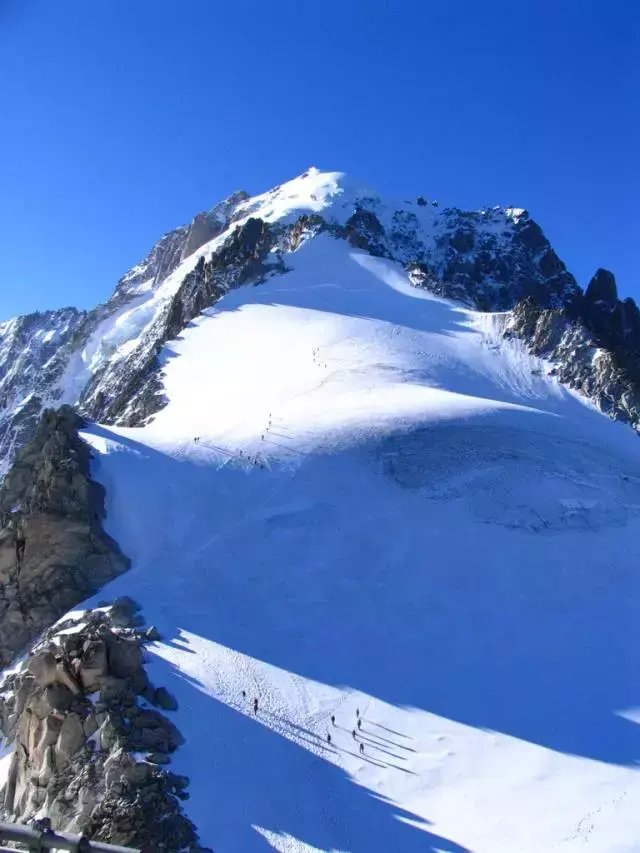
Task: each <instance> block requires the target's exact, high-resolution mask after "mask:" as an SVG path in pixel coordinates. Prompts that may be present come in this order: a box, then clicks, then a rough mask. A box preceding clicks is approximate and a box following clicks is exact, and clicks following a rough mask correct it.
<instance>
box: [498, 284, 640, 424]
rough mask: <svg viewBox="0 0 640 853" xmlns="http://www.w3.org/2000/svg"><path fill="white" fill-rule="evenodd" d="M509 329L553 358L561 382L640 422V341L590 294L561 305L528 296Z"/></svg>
mask: <svg viewBox="0 0 640 853" xmlns="http://www.w3.org/2000/svg"><path fill="white" fill-rule="evenodd" d="M618 305H621V303H618ZM620 310H621V311H622V310H623V309H620ZM626 310H629V309H626ZM509 334H514V335H517V336H518V337H520V338H522V339H523V340H524V341H525V342H526V344H527V346H528V347H529V349H530V350H531V352H533V353H534V354H535V355H537V356H540V357H542V358H545V359H548V360H549V361H551V362H552V364H553V372H554V374H555V375H556V376H557V377H558V379H560V381H561V382H563V383H565V384H566V385H568V386H569V387H570V388H574V389H575V390H577V391H579V392H580V393H581V394H584V396H585V397H588V398H589V399H591V400H593V401H594V402H595V403H596V405H597V406H598V408H600V409H601V410H602V411H603V412H605V413H606V414H608V415H609V416H610V417H612V418H614V419H615V420H620V421H623V422H625V423H629V424H631V425H632V426H633V427H636V428H637V427H638V426H640V361H639V360H638V355H637V353H638V350H637V346H638V342H637V340H636V339H635V338H631V337H629V338H627V336H626V335H625V332H624V330H622V331H621V330H620V327H616V325H615V324H613V323H603V321H602V317H601V316H600V315H599V313H595V314H594V312H593V308H592V306H591V305H590V304H589V303H588V302H587V300H586V299H580V300H573V301H572V302H571V303H569V305H568V306H567V307H564V308H558V309H550V308H543V307H541V306H540V305H538V304H537V303H536V301H535V300H534V299H533V298H529V299H525V300H523V301H522V302H520V303H519V304H518V305H516V307H515V309H514V311H513V316H512V321H511V323H510V325H509Z"/></svg>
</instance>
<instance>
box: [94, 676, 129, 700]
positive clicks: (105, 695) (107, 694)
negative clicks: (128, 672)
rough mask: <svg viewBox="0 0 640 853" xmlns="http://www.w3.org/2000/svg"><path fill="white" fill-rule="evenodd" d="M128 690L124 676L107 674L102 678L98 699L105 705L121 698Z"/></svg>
mask: <svg viewBox="0 0 640 853" xmlns="http://www.w3.org/2000/svg"><path fill="white" fill-rule="evenodd" d="M127 690H128V684H127V680H126V679H125V678H116V677H115V676H114V675H107V676H106V677H105V678H103V679H102V684H101V686H100V701H101V702H103V703H104V704H105V705H108V704H110V703H111V702H114V701H117V700H119V699H122V698H123V697H124V696H125V695H126V693H127Z"/></svg>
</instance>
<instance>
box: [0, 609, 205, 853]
mask: <svg viewBox="0 0 640 853" xmlns="http://www.w3.org/2000/svg"><path fill="white" fill-rule="evenodd" d="M116 609H117V608H116V607H114V608H112V609H107V610H94V611H87V612H86V613H84V614H83V615H82V616H81V617H79V618H75V619H71V620H68V621H67V622H65V623H64V624H62V625H60V626H58V627H57V628H56V629H52V630H50V631H48V632H47V633H46V634H45V636H44V637H43V639H42V640H41V641H40V643H39V644H38V646H37V647H36V648H35V649H34V650H33V653H32V655H31V656H30V657H29V659H28V661H27V664H26V666H25V667H24V668H23V669H22V670H19V671H18V672H16V673H14V674H12V675H9V676H7V677H6V678H5V680H4V682H3V683H2V685H1V693H2V695H1V696H0V729H1V732H2V735H3V736H4V737H5V738H7V739H8V741H9V742H12V741H15V744H16V747H15V749H14V752H13V757H12V761H11V767H10V770H9V774H8V779H7V784H6V786H5V788H4V792H3V795H4V802H3V811H4V814H3V817H5V818H9V819H13V820H16V819H17V820H21V821H26V820H29V819H30V818H32V817H34V816H35V815H36V814H38V813H39V812H44V813H46V814H47V815H48V817H49V818H50V819H51V824H52V828H53V829H56V830H61V831H71V832H82V833H84V834H85V835H87V836H88V837H89V838H92V839H95V840H99V841H104V842H111V843H115V844H121V845H126V846H132V847H137V848H142V849H145V850H149V851H151V850H154V851H167V853H175V851H177V850H180V851H184V853H206V851H205V850H204V848H201V847H200V846H199V844H198V836H197V832H196V829H195V827H194V825H193V824H192V823H191V821H190V820H189V819H188V818H187V817H186V815H185V814H184V812H183V811H182V806H181V801H182V800H184V799H186V798H187V797H188V793H187V792H186V789H187V787H188V784H189V780H188V779H187V778H186V777H184V776H178V775H176V774H174V773H171V772H170V771H169V770H167V769H165V768H166V765H168V764H170V763H171V755H172V753H174V752H175V750H176V749H178V748H179V747H180V746H181V745H182V743H183V742H184V740H183V738H182V735H181V734H180V732H179V731H178V729H177V728H176V726H175V725H174V724H173V723H172V722H171V721H170V720H169V719H168V718H167V717H166V716H164V714H161V713H160V712H159V711H155V710H148V709H145V708H144V707H142V705H141V704H140V701H139V698H138V697H139V695H140V693H141V692H143V694H144V696H145V698H146V696H147V695H148V694H151V695H157V696H159V697H160V698H161V703H160V702H159V703H158V704H159V705H160V704H161V707H163V708H164V709H165V710H175V708H176V707H177V703H176V702H175V699H174V698H173V697H172V696H171V694H170V693H169V692H168V691H167V690H166V689H165V688H163V687H159V688H153V687H151V685H149V680H148V678H147V676H146V672H145V671H144V667H143V654H142V650H143V646H144V643H145V642H146V638H145V632H144V630H143V629H141V628H139V627H136V625H134V624H133V623H134V622H136V621H139V617H138V618H136V614H135V611H134V613H132V614H131V619H130V622H129V624H128V625H123V624H122V623H123V620H124V615H123V610H122V608H120V611H119V613H118V618H117V619H116V621H115V622H114V620H113V619H112V618H111V616H112V613H113V612H114V610H116ZM124 621H126V620H124ZM142 621H144V620H142ZM69 629H72V631H73V633H64V632H65V631H66V630H69ZM61 632H62V633H61ZM123 647H126V648H127V649H129V651H127V652H126V654H124V655H123V653H122V648H123ZM114 649H119V651H118V653H117V654H114ZM133 650H134V651H133ZM125 672H126V674H125ZM140 685H145V686H144V688H143V690H142V691H141V690H140ZM97 691H99V693H100V700H99V702H94V701H92V700H91V699H90V698H89V696H90V694H92V693H95V692H97ZM141 751H149V755H148V756H147V757H146V759H145V760H140V758H139V757H136V756H137V755H138V753H139V752H141Z"/></svg>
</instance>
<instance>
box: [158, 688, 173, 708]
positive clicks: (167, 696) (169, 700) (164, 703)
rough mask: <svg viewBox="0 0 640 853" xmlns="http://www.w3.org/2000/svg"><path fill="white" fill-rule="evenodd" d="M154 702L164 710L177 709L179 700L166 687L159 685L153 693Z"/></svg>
mask: <svg viewBox="0 0 640 853" xmlns="http://www.w3.org/2000/svg"><path fill="white" fill-rule="evenodd" d="M153 704H154V705H155V706H156V707H157V708H162V710H163V711H177V710H178V700H177V699H176V698H175V697H174V696H172V695H171V693H169V691H168V690H167V688H166V687H158V689H157V690H156V691H155V693H154V694H153Z"/></svg>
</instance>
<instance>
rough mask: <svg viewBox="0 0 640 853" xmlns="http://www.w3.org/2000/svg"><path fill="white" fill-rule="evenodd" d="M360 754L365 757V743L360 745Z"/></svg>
mask: <svg viewBox="0 0 640 853" xmlns="http://www.w3.org/2000/svg"><path fill="white" fill-rule="evenodd" d="M360 752H361V754H363V755H364V744H363V743H361V744H360Z"/></svg>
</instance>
